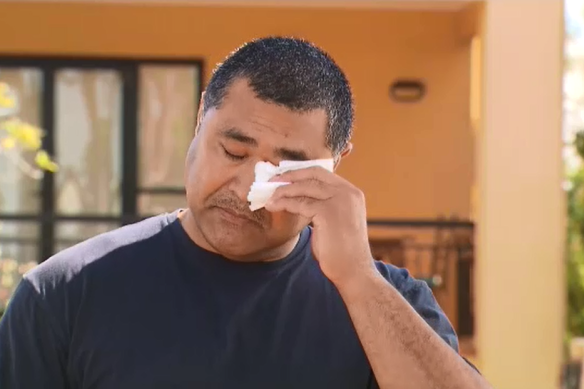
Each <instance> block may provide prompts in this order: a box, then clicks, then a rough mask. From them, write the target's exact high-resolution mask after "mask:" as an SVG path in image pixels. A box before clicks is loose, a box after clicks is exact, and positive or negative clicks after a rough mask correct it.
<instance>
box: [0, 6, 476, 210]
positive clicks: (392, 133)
mask: <svg viewBox="0 0 584 389" xmlns="http://www.w3.org/2000/svg"><path fill="white" fill-rule="evenodd" d="M0 15H2V38H0V54H6V53H15V54H19V53H26V54H51V55H55V54H59V55H68V54H74V55H90V56H96V55H99V56H122V57H128V56H141V57H144V56H153V57H199V58H202V59H204V60H205V63H206V67H207V68H206V77H207V79H208V76H209V73H210V71H211V69H212V67H213V65H214V64H215V63H216V62H217V61H220V60H221V59H222V58H223V57H224V56H225V55H226V54H228V53H229V51H230V50H232V49H234V48H235V47H237V46H238V45H239V44H241V43H242V42H244V41H246V40H248V39H251V38H254V37H258V36H262V35H267V34H290V35H297V36H302V37H305V38H308V39H310V40H313V41H315V42H316V43H317V44H319V45H321V46H322V47H324V48H325V49H326V50H328V51H329V52H330V53H331V54H332V55H333V56H334V57H335V58H336V59H337V60H338V62H339V64H340V65H341V66H342V67H343V68H344V69H345V71H346V72H347V75H348V77H349V79H350V81H351V82H352V85H353V88H354V92H355V95H356V102H357V123H356V131H355V138H354V143H355V146H356V147H355V152H354V154H353V155H351V156H350V158H349V159H348V160H347V161H346V162H345V163H343V164H341V169H340V173H341V174H342V175H344V176H345V177H347V178H348V179H350V180H351V181H353V182H354V183H355V184H357V185H358V186H359V187H361V188H362V189H363V190H364V191H365V193H366V195H367V202H368V212H369V217H382V218H387V217H435V216H437V215H439V214H443V215H450V214H452V213H455V214H457V215H458V216H461V217H467V216H468V215H469V213H470V209H469V208H470V188H471V184H472V180H473V167H472V162H473V144H474V142H473V139H472V137H473V135H472V131H471V130H470V125H469V53H470V49H469V45H468V44H467V43H464V42H463V41H461V39H460V26H459V24H460V18H459V17H458V15H456V14H452V13H422V12H409V13H404V12H396V11H393V12H392V11H378V10H354V9H353V10H331V9H328V10H325V9H322V10H320V9H299V8H296V9H285V8H274V9H268V8H234V7H195V6H191V7H188V6H135V5H111V4H110V5H95V4H31V3H27V4H18V3H12V4H6V3H4V4H0ZM399 77H419V78H423V79H424V80H426V81H427V87H428V95H427V97H426V98H425V100H423V101H422V102H420V103H418V104H412V105H403V104H396V103H394V102H392V101H391V100H390V99H389V97H388V89H389V85H390V84H391V83H392V81H394V80H395V79H396V78H399Z"/></svg>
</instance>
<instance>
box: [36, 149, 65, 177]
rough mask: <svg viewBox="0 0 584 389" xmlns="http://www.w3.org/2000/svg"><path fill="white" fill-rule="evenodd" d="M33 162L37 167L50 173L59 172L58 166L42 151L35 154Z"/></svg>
mask: <svg viewBox="0 0 584 389" xmlns="http://www.w3.org/2000/svg"><path fill="white" fill-rule="evenodd" d="M34 161H35V163H36V164H37V165H38V167H40V168H41V169H43V170H47V171H49V172H51V173H55V172H56V171H57V170H59V166H58V165H57V164H56V163H55V162H53V161H52V160H51V157H49V154H47V152H46V151H44V150H40V151H38V152H37V154H36V156H35V158H34Z"/></svg>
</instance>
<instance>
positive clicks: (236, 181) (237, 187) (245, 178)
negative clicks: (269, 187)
mask: <svg viewBox="0 0 584 389" xmlns="http://www.w3.org/2000/svg"><path fill="white" fill-rule="evenodd" d="M254 169H255V163H254V162H251V161H250V163H245V164H242V165H241V166H240V168H239V169H238V171H237V175H236V176H235V177H234V178H233V180H231V183H230V184H229V190H231V191H232V192H233V193H235V194H236V195H237V198H238V199H239V200H241V202H242V203H245V204H246V203H247V194H248V193H249V189H250V188H251V184H252V183H253V182H254V180H255V170H254Z"/></svg>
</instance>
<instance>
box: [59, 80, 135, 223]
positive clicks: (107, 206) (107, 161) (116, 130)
mask: <svg viewBox="0 0 584 389" xmlns="http://www.w3.org/2000/svg"><path fill="white" fill-rule="evenodd" d="M121 88H122V83H121V78H120V75H119V73H118V72H116V71H111V70H77V69H64V70H61V71H59V72H57V74H56V80H55V110H56V112H55V118H56V128H55V134H56V140H55V147H56V156H57V157H56V158H57V162H58V163H59V165H60V169H59V172H57V174H56V191H57V211H58V212H59V213H62V214H80V213H89V214H119V212H120V182H121V162H120V154H121V152H120V151H121V122H122V111H121V96H122V90H121ZM129 114H131V113H129Z"/></svg>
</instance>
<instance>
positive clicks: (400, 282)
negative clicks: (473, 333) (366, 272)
mask: <svg viewBox="0 0 584 389" xmlns="http://www.w3.org/2000/svg"><path fill="white" fill-rule="evenodd" d="M375 265H376V266H377V270H378V271H379V272H380V273H381V275H382V276H383V277H384V278H385V279H386V280H387V281H389V283H391V284H392V285H393V286H394V288H396V289H397V291H398V292H399V293H400V294H401V295H402V296H403V297H404V298H405V299H406V300H407V301H408V303H410V305H411V306H412V308H414V310H415V311H416V312H417V313H418V314H419V315H420V316H421V317H422V318H423V319H424V320H425V321H426V323H428V325H430V327H432V328H433V329H434V331H436V333H438V335H440V337H441V338H442V339H444V341H446V343H448V344H449V345H450V346H451V347H452V348H453V349H455V350H456V351H458V338H457V336H456V333H455V331H454V328H453V327H452V325H451V324H450V321H449V320H448V318H447V317H446V314H445V313H444V311H443V310H442V308H440V306H439V305H438V302H437V301H436V299H435V298H434V294H433V293H432V290H431V289H430V287H429V286H428V284H426V282H424V281H421V280H417V279H415V278H414V277H412V276H411V275H410V273H409V272H408V270H407V269H403V268H398V267H396V266H393V265H390V264H386V263H383V262H379V261H376V263H375Z"/></svg>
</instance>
